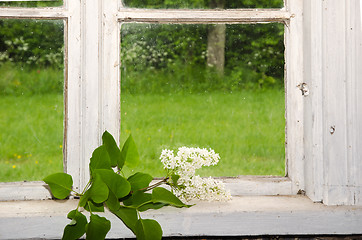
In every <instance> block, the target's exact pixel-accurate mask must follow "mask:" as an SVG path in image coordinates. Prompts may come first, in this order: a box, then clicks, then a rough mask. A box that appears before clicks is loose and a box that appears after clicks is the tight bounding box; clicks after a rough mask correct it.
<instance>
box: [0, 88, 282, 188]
mask: <svg viewBox="0 0 362 240" xmlns="http://www.w3.org/2000/svg"><path fill="white" fill-rule="evenodd" d="M121 100H122V105H121V106H122V109H121V114H122V119H121V122H122V124H121V138H122V139H121V142H123V141H124V140H125V138H126V137H127V136H128V135H129V134H130V133H132V136H133V137H134V139H135V141H136V144H137V146H138V149H139V152H140V155H141V160H142V164H141V165H140V166H139V168H138V170H142V171H145V172H149V173H151V174H152V175H153V176H162V175H163V170H162V166H161V163H160V161H159V160H158V158H159V155H160V153H161V150H162V149H163V148H169V149H174V150H177V148H178V147H180V146H194V147H196V146H198V147H206V148H213V149H214V150H215V151H216V152H218V153H219V154H220V156H221V160H220V163H219V165H218V166H216V167H210V168H209V169H205V170H203V171H202V172H201V174H202V175H212V176H236V175H242V174H254V175H284V95H283V92H282V91H279V90H265V91H243V92H235V93H229V94H225V93H217V92H215V93H204V94H175V95H167V94H164V95H154V94H152V95H131V94H124V95H123V96H122V98H121ZM62 102H63V97H62V96H61V95H59V94H48V95H32V96H18V97H16V96H1V97H0V133H1V135H0V182H2V181H5V182H6V181H23V180H27V181H30V180H41V179H42V178H43V177H45V176H47V175H49V174H50V173H53V172H60V171H62V166H63V164H62V142H63V103H62Z"/></svg>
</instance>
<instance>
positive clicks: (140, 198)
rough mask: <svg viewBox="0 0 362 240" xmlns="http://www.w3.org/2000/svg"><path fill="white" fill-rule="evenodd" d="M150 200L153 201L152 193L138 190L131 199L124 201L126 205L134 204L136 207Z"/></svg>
mask: <svg viewBox="0 0 362 240" xmlns="http://www.w3.org/2000/svg"><path fill="white" fill-rule="evenodd" d="M149 202H151V203H152V195H151V194H150V193H145V192H143V191H136V192H134V193H133V194H132V196H131V197H130V198H129V199H127V200H125V201H123V203H124V204H125V205H126V206H132V207H135V208H138V207H140V206H142V205H144V204H145V203H149Z"/></svg>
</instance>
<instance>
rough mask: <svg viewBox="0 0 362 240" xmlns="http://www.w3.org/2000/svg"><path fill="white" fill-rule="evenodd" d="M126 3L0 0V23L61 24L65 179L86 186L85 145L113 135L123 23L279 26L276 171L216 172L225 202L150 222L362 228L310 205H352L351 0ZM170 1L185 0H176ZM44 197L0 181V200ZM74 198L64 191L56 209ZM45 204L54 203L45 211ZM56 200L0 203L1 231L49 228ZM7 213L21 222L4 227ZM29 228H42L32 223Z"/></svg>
mask: <svg viewBox="0 0 362 240" xmlns="http://www.w3.org/2000/svg"><path fill="white" fill-rule="evenodd" d="M134 2H135V1H132V2H130V1H126V0H124V1H123V2H121V0H96V1H72V0H64V2H63V4H60V5H57V6H51V5H47V6H46V7H43V6H40V5H37V6H33V7H30V6H29V7H27V6H25V3H30V2H29V1H23V2H15V1H8V2H1V3H2V5H1V7H0V20H1V21H7V20H8V19H17V21H19V19H21V20H22V21H23V20H24V21H35V19H36V20H37V21H41V22H42V21H45V20H47V21H48V20H51V21H52V22H62V23H64V45H65V47H64V56H65V59H64V71H65V74H64V75H65V77H64V86H65V87H64V109H63V110H64V138H63V139H64V144H63V151H64V155H63V157H64V160H65V161H64V168H65V171H66V172H68V173H69V174H71V175H72V176H73V179H74V187H75V188H77V189H78V188H83V187H84V185H85V184H86V181H87V180H88V169H87V167H88V161H89V158H90V156H91V153H92V150H93V149H94V148H95V147H97V146H98V145H99V144H100V143H101V134H102V133H103V131H104V130H108V131H109V132H111V133H112V134H113V135H114V136H115V137H116V138H117V139H118V138H120V136H121V132H120V130H121V121H120V119H122V115H124V113H125V112H122V111H123V110H122V109H121V104H123V103H121V99H120V96H122V95H121V81H123V80H125V79H124V78H123V79H121V81H120V76H121V72H120V69H121V68H122V65H121V61H120V60H121V57H120V53H122V52H123V50H124V49H122V45H121V44H120V43H121V32H122V31H123V30H124V29H125V27H126V26H132V25H133V26H140V25H146V24H150V25H153V26H156V25H157V26H161V25H162V26H166V25H165V24H170V25H171V26H173V27H175V26H176V25H174V24H176V23H177V26H182V25H190V24H191V25H190V26H192V25H197V26H206V25H213V24H226V25H230V26H238V25H244V24H245V23H247V24H263V23H266V22H267V23H268V24H267V25H270V24H274V23H275V24H284V33H285V36H284V38H285V41H284V43H285V54H284V56H285V63H286V64H285V74H284V77H285V89H286V92H285V106H286V109H285V115H286V116H285V118H286V156H285V158H286V177H278V178H275V177H267V176H264V177H249V176H244V177H238V178H226V179H224V181H225V182H226V183H227V184H228V188H230V189H231V191H232V193H233V194H234V195H243V197H235V201H232V202H231V203H230V204H229V203H227V204H220V203H217V204H214V205H211V204H210V203H206V204H205V205H203V204H198V205H197V206H196V207H195V208H190V209H188V210H186V211H187V212H186V211H185V212H186V213H185V212H184V211H183V210H184V209H182V210H178V209H176V210H175V212H172V213H171V214H174V213H176V214H178V216H180V217H178V218H172V217H170V215H169V214H168V213H165V212H161V213H160V214H159V215H157V216H156V217H157V218H158V216H160V218H161V221H160V222H161V224H162V221H164V222H167V223H169V224H170V225H168V227H167V228H166V229H165V235H168V236H172V235H184V234H188V235H198V236H200V235H204V234H210V235H215V236H218V235H224V234H226V233H225V232H227V234H230V235H265V234H267V235H273V234H276V235H288V234H355V233H358V234H361V227H360V223H361V221H362V209H361V207H360V206H349V207H348V206H342V207H340V206H336V207H330V206H323V205H322V204H320V203H313V201H315V202H323V203H324V204H326V205H361V204H362V197H361V193H362V191H361V190H362V178H361V176H362V175H361V174H360V172H362V164H361V156H362V150H361V147H360V146H361V137H360V136H362V127H361V124H362V114H361V109H362V108H361V102H362V101H361V97H360V96H361V94H360V93H361V91H362V84H361V81H360V79H361V75H362V72H361V71H362V68H360V62H361V61H362V59H361V57H362V34H361V31H360V29H361V22H360V19H361V13H360V7H361V4H360V2H361V1H357V0H355V1H352V0H351V1H329V0H325V1H322V0H303V1H300V0H285V3H284V5H285V6H284V7H282V8H273V9H269V7H270V6H265V8H263V7H262V6H257V7H260V9H250V8H254V7H256V6H252V5H250V8H248V9H238V8H235V9H223V10H221V9H215V8H207V7H205V9H201V10H200V9H198V6H191V5H190V3H191V1H168V2H172V3H174V5H172V6H154V7H153V8H152V9H147V8H145V7H144V6H131V5H130V3H134ZM142 2H145V1H142ZM181 2H182V3H186V5H180V4H179V3H181ZM228 2H229V1H228ZM230 2H236V1H230ZM237 2H239V1H237ZM240 2H241V1H240ZM245 2H250V3H255V2H258V1H245ZM268 2H270V3H272V2H274V1H268ZM31 3H32V4H35V3H36V4H38V3H41V2H40V1H37V2H31ZM42 3H44V4H48V2H42ZM123 3H124V4H126V7H125V5H123ZM49 4H50V2H49ZM127 4H128V5H127ZM187 4H188V5H187ZM134 7H139V8H138V9H135V8H134ZM186 7H190V8H186ZM273 7H274V6H273ZM278 7H280V6H278ZM122 29H123V30H122ZM1 37H2V35H0V38H1ZM123 39H124V38H123ZM0 48H1V46H0ZM122 74H124V73H122ZM1 77H2V75H1ZM0 81H1V80H0ZM307 92H308V93H309V95H308V94H306V93H307ZM303 93H304V95H303ZM336 96H337V97H336ZM124 100H125V101H128V100H127V99H126V98H125V99H124ZM120 109H121V110H120ZM121 114H122V115H121ZM1 121H3V119H0V122H1ZM0 134H2V133H0ZM1 136H2V135H1ZM146 140H147V139H146ZM0 144H2V143H0ZM58 150H59V149H58ZM299 190H302V191H299ZM303 190H305V192H306V195H307V196H308V197H309V198H310V199H308V198H307V197H304V196H293V197H290V196H274V197H270V196H267V197H265V196H260V195H295V194H296V193H298V191H299V192H300V193H303ZM244 195H259V196H244ZM50 197H51V196H50V195H49V192H48V191H47V190H46V188H45V187H44V185H43V183H42V182H15V183H0V198H1V200H16V199H17V200H24V199H48V198H50ZM311 200H312V201H311ZM74 203H75V201H68V202H67V203H66V208H67V210H69V208H71V207H74V205H73V204H74ZM44 204H45V205H44ZM44 206H46V207H44ZM48 207H49V208H48ZM53 207H54V208H56V211H58V210H59V211H58V212H56V213H55V212H54V211H53V212H49V211H48V210H46V209H51V208H53ZM58 207H59V204H58V203H57V202H54V201H41V202H38V201H34V202H32V203H31V204H29V203H28V202H25V201H20V202H13V201H8V202H5V203H1V204H0V212H1V214H0V215H1V216H0V226H2V229H5V231H1V234H4V233H3V232H5V238H9V239H19V238H21V239H22V238H26V237H28V238H43V237H44V236H46V237H49V238H59V237H60V236H59V235H60V234H61V229H62V228H63V227H64V220H65V218H64V211H63V209H61V208H58ZM68 207H69V208H68ZM189 210H190V211H189ZM3 213H6V214H3ZM152 214H153V213H151V214H150V215H152ZM60 215H61V216H60ZM35 216H36V217H35ZM195 219H196V220H195ZM256 222H257V223H258V224H255V223H256ZM341 222H345V223H348V224H340V223H341ZM14 223H16V225H19V224H20V225H23V226H29V224H31V226H32V227H31V228H24V229H23V231H13V230H11V229H14V226H15V224H14ZM200 223H206V224H205V225H201V224H200ZM314 223H317V224H314ZM33 226H34V227H33ZM57 226H59V228H57ZM239 226H244V227H243V228H240V227H239ZM296 226H297V227H296ZM2 229H1V230H2ZM34 229H35V230H34ZM38 229H42V230H44V232H40V233H39V231H37V232H36V233H34V232H35V231H36V230H38ZM206 231H207V232H206ZM112 234H113V235H112ZM117 234H119V235H117ZM120 235H121V237H132V236H133V235H131V233H130V235H127V233H125V232H124V231H123V229H120V230H119V231H118V232H117V231H116V232H115V233H111V235H110V237H113V238H119V237H120ZM2 236H3V235H2Z"/></svg>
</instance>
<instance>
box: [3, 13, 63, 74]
mask: <svg viewBox="0 0 362 240" xmlns="http://www.w3.org/2000/svg"><path fill="white" fill-rule="evenodd" d="M63 39H64V22H63V20H19V19H3V20H0V65H1V64H2V63H4V62H13V63H17V64H18V65H20V66H21V67H37V68H39V67H53V68H57V69H61V68H63V64H64V63H63V62H64V60H63V59H64V54H63V52H64V51H63V48H64V40H63Z"/></svg>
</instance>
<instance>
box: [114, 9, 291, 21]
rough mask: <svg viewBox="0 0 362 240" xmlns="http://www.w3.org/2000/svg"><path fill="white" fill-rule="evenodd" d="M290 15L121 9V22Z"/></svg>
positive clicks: (281, 15) (282, 16)
mask: <svg viewBox="0 0 362 240" xmlns="http://www.w3.org/2000/svg"><path fill="white" fill-rule="evenodd" d="M290 17H291V15H290V13H289V12H287V11H285V10H260V9H258V10H250V9H243V10H191V9H190V10H167V9H160V10H155V9H121V10H120V11H119V13H118V18H119V19H120V21H122V22H151V23H152V22H156V23H228V24H232V23H258V22H285V21H287V20H289V19H290Z"/></svg>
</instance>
